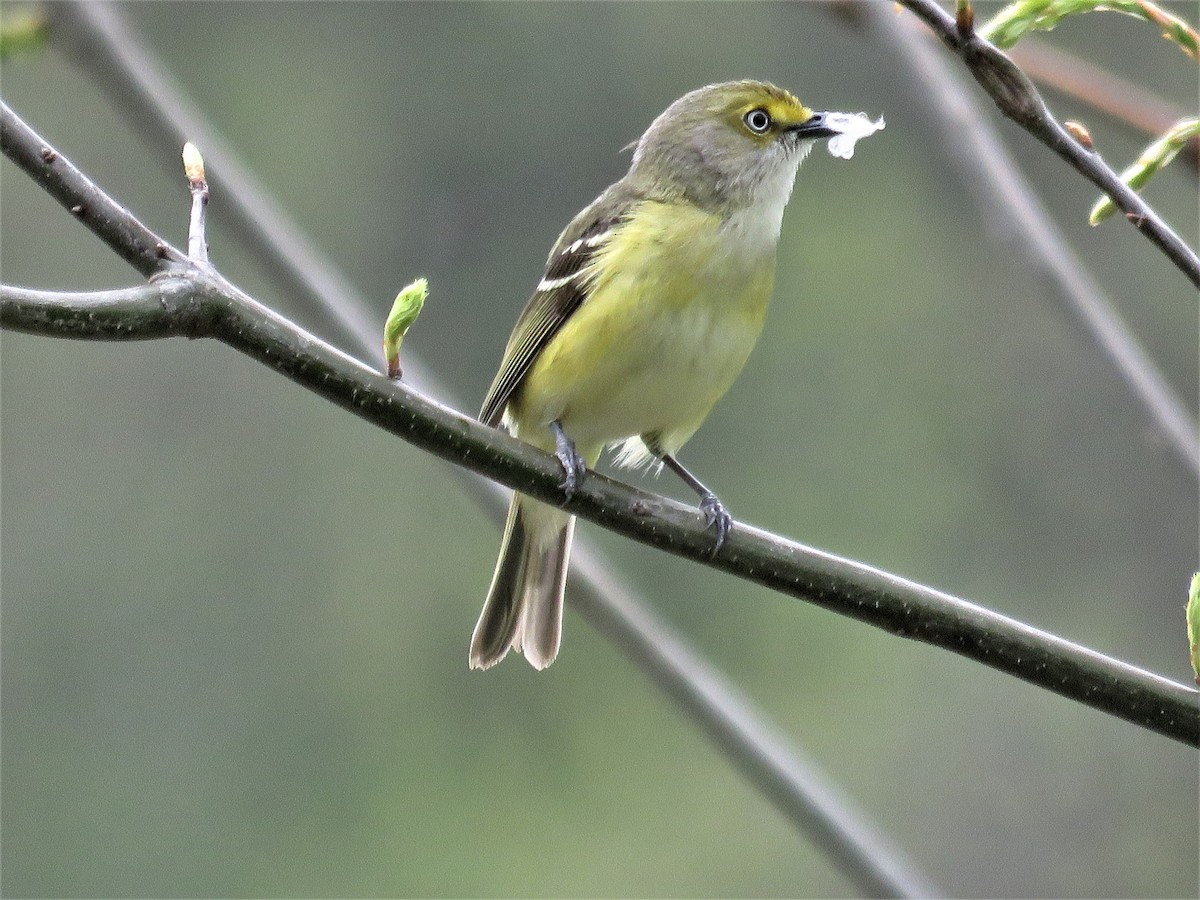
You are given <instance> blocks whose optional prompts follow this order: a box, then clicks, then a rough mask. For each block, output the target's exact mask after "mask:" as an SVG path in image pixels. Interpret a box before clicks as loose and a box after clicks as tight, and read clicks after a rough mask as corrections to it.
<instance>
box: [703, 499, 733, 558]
mask: <svg viewBox="0 0 1200 900" xmlns="http://www.w3.org/2000/svg"><path fill="white" fill-rule="evenodd" d="M700 511H701V512H702V513H704V521H705V522H707V523H708V527H709V528H711V529H713V530H714V531H715V532H716V535H717V539H716V540H715V541H714V542H713V548H712V555H713V556H716V555H717V551H718V550H720V549H721V547H722V545H723V544H724V543H725V538H726V537H728V536H729V531H730V529H731V528H733V516H731V515H730V514H729V511H728V510H727V509H725V504H723V503H722V502H721V501H720V499H718V497H717V495H716V494H714V493H713V492H712V491H708V492H707V493H705V494H702V495H701V497H700Z"/></svg>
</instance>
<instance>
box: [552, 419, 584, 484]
mask: <svg viewBox="0 0 1200 900" xmlns="http://www.w3.org/2000/svg"><path fill="white" fill-rule="evenodd" d="M556 424H557V423H556ZM553 430H554V455H555V456H556V457H557V458H558V461H559V463H560V464H561V465H562V467H563V480H562V481H561V482H560V483H559V487H561V488H562V491H563V493H564V494H566V499H567V500H570V499H571V497H573V496H574V495H575V490H576V488H578V487H579V484H580V482H582V481H583V473H584V472H585V471H587V464H586V463H585V462H584V461H583V457H582V456H580V455H579V451H577V450H576V449H575V442H574V441H573V440H571V439H570V438H569V437H567V435H566V434H565V433H564V432H563V430H562V428H561V427H556V428H554V429H553Z"/></svg>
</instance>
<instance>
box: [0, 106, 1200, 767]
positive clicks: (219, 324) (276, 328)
mask: <svg viewBox="0 0 1200 900" xmlns="http://www.w3.org/2000/svg"><path fill="white" fill-rule="evenodd" d="M0 115H2V116H3V118H2V119H0V124H3V126H4V135H5V141H4V146H5V152H6V153H8V152H9V148H10V147H12V146H13V145H14V144H15V143H21V142H26V143H35V144H39V145H40V144H42V141H41V139H40V138H39V137H38V136H37V135H36V134H35V133H33V132H32V131H31V130H29V129H28V127H27V126H24V123H20V120H18V119H15V116H10V114H9V111H8V109H7V107H6V106H2V105H0ZM13 120H15V121H16V122H17V123H19V124H20V125H21V126H22V127H23V129H24V130H20V129H17V128H15V127H14V126H13V124H12V122H13ZM10 158H12V157H11V156H10ZM18 158H26V157H25V156H22V155H18ZM185 268H186V271H187V276H186V278H183V277H182V275H167V276H164V277H163V278H160V279H159V280H158V283H162V282H163V281H168V280H170V281H175V280H182V281H184V282H186V283H187V284H188V285H190V289H185V288H182V287H181V288H180V289H179V291H178V292H176V291H174V290H172V291H171V292H169V293H162V294H160V295H159V296H143V297H142V298H141V305H140V321H141V328H140V329H134V328H132V327H131V328H130V329H128V330H127V331H124V332H120V333H118V334H116V335H114V334H113V330H112V329H111V328H106V327H104V326H103V323H104V321H105V320H104V318H103V317H102V316H98V315H97V309H96V306H97V301H96V298H95V296H94V295H88V294H51V293H46V292H31V291H26V290H21V289H17V288H10V287H4V288H3V292H2V293H0V325H2V326H3V327H6V328H12V329H15V330H20V331H27V332H33V333H39V334H45V335H47V336H69V337H74V338H103V339H113V337H114V336H115V337H117V338H118V339H126V340H128V339H138V338H141V337H143V336H144V330H145V329H152V330H153V331H154V333H155V335H158V336H161V335H163V334H178V335H185V336H188V337H199V336H208V337H213V338H216V339H218V340H221V341H223V342H224V343H227V344H229V345H230V346H231V347H234V348H235V349H237V350H240V351H241V352H243V353H246V354H247V355H249V356H251V357H252V358H254V359H256V360H258V361H260V362H262V363H264V364H265V365H267V366H269V367H270V368H272V369H274V370H275V371H276V372H278V373H280V374H282V375H284V376H286V377H288V378H290V379H291V380H293V381H295V382H296V383H298V384H300V385H302V386H304V387H307V388H308V389H309V390H312V391H314V392H315V393H317V394H319V395H321V396H323V397H325V398H326V399H328V400H331V401H332V402H334V403H336V404H338V405H339V406H342V407H343V408H345V409H347V410H349V411H350V412H353V413H354V414H355V415H358V416H360V417H362V418H363V419H366V420H367V421H370V422H372V423H373V424H375V425H377V426H379V427H380V428H383V429H385V430H387V431H389V432H391V433H392V434H395V435H397V436H398V437H400V438H402V439H403V440H405V441H407V442H408V443H411V444H413V445H414V446H417V447H419V448H421V449H423V450H426V451H428V452H430V453H433V454H434V455H436V456H439V457H441V458H442V459H446V460H448V461H450V462H453V463H455V464H457V465H459V466H463V467H465V468H470V469H472V470H473V471H475V472H478V473H479V474H481V475H484V476H486V477H488V478H491V479H493V480H495V481H499V482H500V483H502V484H505V485H507V486H509V487H511V488H513V489H514V490H519V491H521V492H522V493H525V494H529V495H530V496H533V497H536V498H537V499H540V500H544V501H546V502H548V503H554V504H559V505H562V506H563V507H564V508H566V509H568V510H569V511H571V512H573V513H575V514H577V515H580V516H583V517H584V518H586V519H589V520H591V521H593V522H597V523H598V524H600V525H603V526H604V527H606V528H609V529H611V530H613V531H617V532H619V533H621V534H624V535H626V536H627V537H631V538H633V539H635V540H637V541H640V542H642V543H645V544H648V545H650V546H654V547H658V548H660V549H663V550H667V551H668V552H670V553H673V554H675V555H677V556H682V557H686V558H689V559H692V560H695V561H697V562H702V563H705V564H706V565H710V566H712V567H714V568H718V569H721V570H723V571H726V572H729V573H731V574H734V575H737V576H739V577H741V578H743V579H746V580H748V581H753V582H755V583H758V584H761V585H764V586H766V587H769V588H772V589H774V590H777V591H779V592H781V593H784V594H787V595H790V596H793V597H796V598H799V599H802V600H806V601H808V602H811V603H815V604H816V605H818V606H821V607H823V608H825V609H828V610H831V611H833V612H838V613H840V614H842V615H846V616H850V617H852V618H855V619H858V620H860V621H863V622H867V623H868V624H872V625H875V626H876V627H879V628H882V629H884V630H885V631H888V632H890V633H892V634H896V635H899V636H901V637H908V638H912V639H914V640H919V641H922V642H925V643H930V644H934V645H935V646H939V647H943V648H944V649H947V650H952V651H954V652H955V653H959V654H961V655H963V656H966V657H968V658H970V659H974V660H976V661H978V662H981V663H984V664H985V665H988V666H991V667H992V668H995V669H998V670H1000V671H1003V672H1008V673H1009V674H1012V675H1015V676H1017V677H1018V678H1021V679H1023V680H1025V681H1028V682H1030V683H1031V684H1036V685H1039V686H1041V687H1044V688H1047V689H1048V690H1051V691H1054V692H1055V693H1058V694H1061V695H1063V696H1065V697H1069V698H1071V699H1074V700H1077V701H1079V702H1081V703H1084V704H1086V705H1088V706H1092V707H1094V708H1097V709H1100V710H1103V711H1105V712H1108V713H1110V714H1112V715H1115V716H1118V717H1120V718H1123V719H1126V720H1128V721H1130V722H1133V723H1135V724H1138V725H1140V726H1142V727H1145V728H1148V729H1150V730H1152V731H1155V732H1158V733H1160V734H1163V735H1166V736H1168V737H1171V738H1174V739H1175V740H1179V741H1183V742H1185V743H1188V744H1192V745H1196V746H1200V707H1197V704H1196V698H1197V694H1196V692H1195V691H1193V690H1190V689H1188V688H1186V687H1184V686H1182V685H1179V684H1175V683H1173V682H1171V681H1169V680H1167V679H1164V678H1161V677H1159V676H1157V675H1153V674H1151V673H1149V672H1145V671H1143V670H1140V669H1137V668H1135V667H1133V666H1130V665H1128V664H1126V663H1123V662H1120V661H1119V660H1115V659H1111V658H1109V657H1105V656H1103V655H1101V654H1099V653H1096V652H1095V651H1092V650H1089V649H1087V648H1085V647H1081V646H1079V645H1077V644H1073V643H1071V642H1070V641H1067V640H1064V639H1063V638H1060V637H1057V636H1054V635H1051V634H1048V633H1046V632H1042V631H1039V630H1038V629H1035V628H1033V627H1031V626H1028V625H1025V624H1024V623H1022V622H1018V621H1016V620H1013V619H1010V618H1008V617H1006V616H1002V615H1000V614H999V613H995V612H992V611H990V610H987V609H984V608H983V607H979V606H976V605H974V604H971V603H968V602H966V601H964V600H960V599H958V598H955V597H951V596H949V595H948V594H944V593H941V592H939V591H935V590H933V589H931V588H927V587H924V586H922V585H919V584H915V583H913V582H911V581H908V580H906V579H903V578H900V577H899V576H896V575H892V574H889V573H887V572H882V571H880V570H878V569H875V568H873V567H871V566H867V565H864V564H862V563H858V562H854V561H852V560H847V559H843V558H841V557H837V556H834V555H832V554H829V553H825V552H823V551H820V550H816V549H814V548H811V547H806V546H804V545H802V544H799V543H796V542H793V541H789V540H787V539H785V538H781V537H778V536H776V535H773V534H770V533H768V532H764V531H761V530H759V529H756V528H753V527H750V526H747V525H743V524H736V525H735V527H734V528H733V530H732V531H731V533H730V535H729V537H728V539H727V540H726V542H725V544H724V545H723V546H722V547H721V549H720V551H719V552H718V553H717V554H716V555H715V556H714V555H713V554H712V539H711V534H710V533H709V531H708V528H707V525H706V523H705V521H704V518H703V516H701V515H699V514H698V513H697V511H696V510H695V509H694V508H692V507H687V506H684V505H682V504H680V503H677V502H675V501H673V500H669V499H667V498H665V497H660V496H657V495H655V494H651V493H648V492H645V491H641V490H638V489H635V488H632V487H629V486H627V485H623V484H621V483H620V482H617V481H613V480H612V479H610V478H606V477H604V476H603V475H600V474H598V473H589V476H588V477H587V478H585V479H584V480H583V483H582V484H581V485H580V486H579V487H578V488H577V489H576V491H575V493H574V494H573V495H572V496H571V498H570V499H569V500H564V498H563V495H562V489H561V487H560V485H559V482H560V479H561V469H560V467H559V464H558V462H557V461H556V460H555V459H554V457H552V456H549V455H548V454H545V453H542V452H541V451H539V450H537V449H535V448H533V447H531V446H529V445H527V444H524V443H522V442H521V441H519V440H516V439H515V438H511V437H509V436H508V435H506V434H504V433H502V432H500V431H497V430H496V429H493V428H489V427H487V426H485V425H482V424H481V423H479V422H477V421H475V420H474V419H469V418H467V417H465V416H463V415H461V414H459V413H457V412H455V411H453V410H451V409H449V408H448V407H445V406H443V405H441V404H438V403H436V402H434V401H431V400H429V399H427V398H425V397H423V396H422V395H420V394H419V393H417V392H416V391H414V390H413V389H411V388H409V387H408V386H407V385H404V384H398V383H394V382H392V381H390V380H389V379H387V378H385V377H383V376H382V375H379V374H377V373H375V372H373V371H372V370H370V369H368V368H367V367H366V366H364V365H363V364H362V363H359V362H358V361H357V360H355V359H353V358H351V357H349V356H347V355H346V354H344V353H342V352H341V351H339V350H337V349H335V348H334V347H331V346H330V345H328V344H325V343H324V342H322V341H320V340H319V339H317V338H316V337H314V336H312V335H309V334H307V333H306V332H304V331H303V330H301V329H300V328H299V327H297V326H296V325H294V324H293V323H291V322H289V321H288V320H286V319H284V318H283V317H282V316H280V315H278V314H277V313H275V312H273V311H271V310H269V309H267V308H266V307H264V306H262V305H261V304H259V303H257V302H256V301H254V300H253V299H251V298H250V297H249V296H247V295H246V294H244V293H243V292H242V291H240V290H239V289H238V288H236V287H234V286H233V285H232V284H230V283H229V282H227V281H226V280H225V279H224V278H223V277H221V276H220V275H219V274H218V273H217V272H215V271H214V270H212V269H211V267H207V266H199V265H188V266H186V267H185ZM122 299H123V300H125V301H127V302H129V300H130V298H129V297H128V295H123V296H122ZM180 301H183V302H180ZM47 322H49V323H51V325H50V327H47V325H46V323H47ZM97 323H99V324H97Z"/></svg>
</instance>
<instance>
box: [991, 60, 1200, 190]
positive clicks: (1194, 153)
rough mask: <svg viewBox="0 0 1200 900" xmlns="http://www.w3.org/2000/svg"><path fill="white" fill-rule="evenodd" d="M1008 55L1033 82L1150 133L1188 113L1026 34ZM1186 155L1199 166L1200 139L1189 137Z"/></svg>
mask: <svg viewBox="0 0 1200 900" xmlns="http://www.w3.org/2000/svg"><path fill="white" fill-rule="evenodd" d="M1008 55H1009V56H1011V57H1012V59H1013V62H1015V63H1016V64H1017V65H1019V66H1020V67H1021V68H1022V69H1024V70H1025V74H1027V75H1028V76H1029V77H1030V78H1032V79H1033V80H1034V81H1040V82H1041V83H1043V84H1045V85H1047V86H1048V87H1050V88H1053V89H1054V90H1056V91H1058V92H1059V93H1061V94H1065V95H1067V96H1068V97H1073V98H1074V99H1076V100H1078V101H1080V102H1082V103H1086V104H1087V105H1088V106H1091V107H1093V108H1094V109H1097V110H1099V111H1100V112H1102V113H1104V114H1105V115H1107V116H1111V117H1112V118H1114V119H1117V120H1118V121H1121V122H1125V123H1126V124H1128V125H1131V126H1132V127H1134V128H1136V129H1137V130H1138V131H1141V132H1142V133H1144V134H1146V135H1149V136H1151V137H1157V136H1158V135H1160V134H1162V133H1163V132H1164V131H1166V130H1167V129H1168V128H1170V127H1171V126H1172V125H1174V124H1175V123H1176V122H1178V121H1179V120H1180V119H1182V118H1185V117H1186V116H1188V115H1189V113H1188V111H1187V110H1186V109H1184V108H1183V107H1179V106H1176V105H1175V104H1173V103H1168V102H1167V101H1166V100H1164V99H1163V98H1162V97H1159V96H1158V95H1157V94H1155V93H1153V92H1151V91H1148V90H1146V89H1145V88H1144V87H1142V86H1141V85H1138V84H1134V83H1133V82H1131V81H1127V80H1126V79H1124V78H1121V77H1120V76H1118V75H1115V74H1113V73H1112V72H1110V71H1108V70H1107V69H1105V68H1103V67H1102V66H1098V65H1096V64H1095V63H1093V62H1091V61H1089V60H1086V59H1083V58H1082V57H1080V56H1076V55H1075V54H1073V53H1068V52H1067V51H1066V50H1063V49H1062V48H1061V47H1057V46H1055V45H1053V44H1051V43H1049V42H1048V41H1044V40H1039V39H1038V38H1034V37H1025V38H1024V39H1023V40H1022V41H1021V43H1019V44H1017V45H1016V46H1015V47H1013V48H1012V49H1011V50H1009V51H1008ZM1182 155H1183V158H1184V159H1186V160H1187V161H1188V162H1189V163H1190V164H1191V166H1192V168H1200V138H1193V139H1192V140H1190V141H1188V142H1187V146H1186V147H1184V149H1183V151H1182Z"/></svg>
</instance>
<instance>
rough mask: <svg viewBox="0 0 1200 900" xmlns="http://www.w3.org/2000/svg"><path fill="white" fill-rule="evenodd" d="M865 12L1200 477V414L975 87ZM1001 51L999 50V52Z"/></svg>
mask: <svg viewBox="0 0 1200 900" xmlns="http://www.w3.org/2000/svg"><path fill="white" fill-rule="evenodd" d="M864 12H866V13H867V14H868V17H869V19H870V21H871V22H872V24H873V25H874V27H875V28H876V29H877V30H878V31H879V32H880V34H881V35H882V37H883V42H884V43H885V44H886V46H889V47H892V48H893V49H894V50H895V51H896V52H897V53H899V54H900V55H901V56H902V58H903V61H904V65H905V67H906V68H907V69H910V70H911V71H912V72H913V73H914V74H915V76H916V78H917V80H918V81H919V82H920V83H921V84H922V85H923V90H924V91H925V92H926V93H927V94H928V95H929V96H930V97H932V98H934V102H933V103H932V104H931V106H932V108H933V109H934V110H935V111H936V112H937V114H938V117H939V121H940V123H941V126H942V128H943V130H944V132H945V133H946V136H947V140H945V141H944V142H943V146H945V147H947V148H950V149H951V152H952V153H953V154H954V158H955V159H956V160H957V161H958V162H959V163H960V167H961V168H962V169H963V174H964V180H965V181H966V182H967V183H968V184H969V185H970V186H971V187H972V189H973V190H975V191H977V192H979V193H981V194H982V195H983V196H984V203H983V205H984V207H985V208H986V209H988V210H989V211H990V210H1004V211H1006V212H1007V214H1008V215H1009V217H1010V218H1011V219H1012V221H1013V222H1014V223H1015V225H1016V231H1017V233H1018V234H1020V235H1021V236H1022V237H1023V238H1024V240H1025V246H1026V249H1027V250H1028V252H1029V254H1030V256H1031V257H1032V258H1033V259H1035V260H1038V261H1039V262H1040V263H1041V265H1042V266H1043V267H1044V268H1045V270H1046V271H1047V272H1048V273H1049V274H1050V276H1051V277H1052V278H1053V279H1054V282H1055V284H1056V286H1057V288H1058V293H1059V296H1061V297H1062V298H1063V299H1064V300H1065V302H1066V304H1067V306H1068V308H1069V309H1070V310H1071V312H1072V313H1073V314H1074V315H1075V316H1076V317H1077V318H1078V319H1079V321H1080V322H1081V323H1082V324H1083V326H1084V328H1085V329H1087V331H1088V333H1089V334H1090V335H1091V336H1092V339H1093V340H1094V341H1095V342H1096V344H1097V345H1098V346H1099V347H1100V348H1101V350H1103V352H1104V353H1105V355H1107V356H1108V358H1109V359H1110V360H1111V361H1112V363H1113V365H1115V366H1116V368H1117V371H1118V372H1119V373H1120V374H1121V377H1122V379H1123V380H1124V381H1125V383H1126V385H1128V387H1129V389H1130V391H1131V392H1132V394H1133V396H1134V397H1135V398H1136V399H1137V400H1138V401H1139V402H1140V403H1141V405H1142V407H1143V408H1144V409H1145V410H1146V412H1147V414H1148V415H1149V417H1150V419H1151V421H1152V422H1153V423H1154V425H1155V427H1156V428H1157V429H1158V432H1159V433H1160V434H1161V435H1162V437H1163V439H1164V440H1165V442H1166V443H1167V444H1168V445H1169V446H1170V447H1171V448H1173V449H1174V450H1175V452H1176V454H1177V455H1178V456H1179V458H1180V459H1182V460H1183V462H1184V464H1185V465H1187V466H1188V468H1189V469H1190V470H1191V472H1192V474H1193V476H1196V477H1198V478H1200V435H1198V433H1197V425H1196V419H1195V417H1194V416H1193V415H1192V414H1191V412H1190V411H1189V410H1188V408H1187V406H1186V404H1185V403H1184V402H1183V400H1182V399H1181V398H1180V397H1179V395H1178V394H1177V393H1176V392H1175V391H1174V390H1173V389H1172V388H1171V386H1170V384H1169V383H1168V382H1167V379H1166V377H1165V376H1164V375H1163V374H1162V372H1160V371H1159V369H1158V367H1157V366H1156V365H1155V364H1154V362H1153V360H1151V359H1150V357H1149V355H1148V354H1147V353H1146V351H1145V350H1144V349H1143V348H1142V346H1141V344H1140V343H1139V342H1138V340H1137V338H1136V337H1135V336H1134V334H1133V332H1132V330H1131V329H1130V328H1129V326H1128V325H1126V324H1125V321H1124V320H1123V319H1122V318H1121V316H1120V315H1119V314H1118V313H1117V310H1116V307H1115V306H1114V305H1113V303H1112V301H1111V300H1110V299H1109V298H1108V297H1107V295H1106V294H1105V293H1104V290H1103V289H1102V288H1101V287H1100V285H1099V284H1098V283H1097V282H1096V280H1095V279H1094V278H1092V276H1091V275H1090V274H1089V273H1088V270H1087V268H1086V267H1085V266H1084V265H1083V263H1082V262H1081V261H1080V260H1079V259H1078V257H1076V256H1075V254H1074V253H1073V252H1072V251H1071V249H1070V246H1069V245H1068V243H1067V240H1066V238H1064V237H1063V234H1062V232H1061V231H1060V230H1059V229H1058V228H1057V227H1056V226H1055V225H1054V221H1053V218H1052V217H1051V216H1050V214H1049V212H1048V211H1047V210H1046V209H1045V208H1044V207H1043V205H1042V203H1041V200H1039V199H1038V196H1037V193H1036V192H1035V191H1034V190H1033V188H1032V187H1030V185H1029V182H1028V181H1027V180H1026V179H1025V178H1024V177H1023V176H1022V175H1021V172H1020V170H1019V168H1018V167H1017V165H1016V163H1015V162H1014V161H1013V159H1012V157H1011V156H1010V155H1009V153H1008V151H1006V150H1005V149H1004V145H1003V144H1002V143H1001V141H1000V137H999V135H998V134H997V133H996V129H995V128H994V127H993V126H992V125H991V123H989V122H988V121H987V119H986V118H985V117H984V116H983V115H982V114H981V113H980V111H979V110H978V109H977V108H976V104H974V103H972V102H971V99H970V97H969V96H968V91H967V87H966V85H965V84H962V83H960V82H961V79H960V78H958V77H957V75H956V73H955V72H953V71H952V70H951V69H950V67H949V64H948V63H947V62H946V60H945V59H944V58H943V57H942V56H941V55H940V54H938V53H937V52H936V51H935V48H933V47H932V46H930V45H929V44H928V42H926V41H924V40H922V39H920V38H919V37H918V35H916V34H915V31H914V29H911V28H907V27H905V25H906V23H904V22H899V21H896V19H895V17H894V16H892V15H891V14H890V13H889V12H888V11H887V10H885V9H881V8H879V7H877V6H874V5H870V4H868V5H867V6H866V7H865V10H864ZM997 52H999V51H997Z"/></svg>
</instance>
